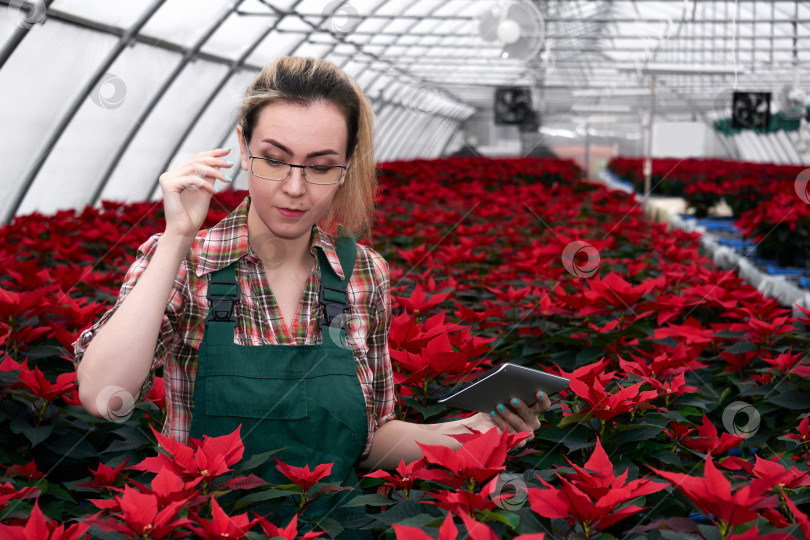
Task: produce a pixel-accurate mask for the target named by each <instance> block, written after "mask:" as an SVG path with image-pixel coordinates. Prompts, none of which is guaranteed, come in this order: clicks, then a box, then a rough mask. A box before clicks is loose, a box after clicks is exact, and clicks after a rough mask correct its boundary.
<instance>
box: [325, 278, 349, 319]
mask: <svg viewBox="0 0 810 540" xmlns="http://www.w3.org/2000/svg"><path fill="white" fill-rule="evenodd" d="M325 289H328V290H329V293H330V296H332V297H334V296H335V295H340V297H341V300H340V301H337V300H327V299H326V298H325V297H324V290H325ZM318 302H320V304H321V305H322V306H323V317H322V318H321V319H320V320H319V321H318V325H319V326H320V328H321V330H323V327H324V326H329V325H331V324H332V319H334V318H335V317H339V316H340V315H342V314H343V313H345V312H346V309H348V308H349V295H348V293H347V292H346V290H345V289H334V288H332V287H325V286H323V285H321V288H320V290H319V291H318Z"/></svg>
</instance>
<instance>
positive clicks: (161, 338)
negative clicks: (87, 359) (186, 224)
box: [73, 233, 186, 401]
mask: <svg viewBox="0 0 810 540" xmlns="http://www.w3.org/2000/svg"><path fill="white" fill-rule="evenodd" d="M160 236H161V233H158V234H155V235H153V236H152V237H151V238H149V239H148V240H147V241H146V242H144V243H143V244H142V245H141V247H139V248H138V254H137V256H136V259H135V262H133V263H132V266H130V267H129V270H128V271H127V274H126V277H125V278H124V283H123V285H121V289H120V291H119V293H118V299H117V300H116V302H115V305H114V306H113V307H111V308H110V309H109V310H107V311H106V312H105V313H104V314H103V315H102V316H101V318H100V319H99V320H98V321H97V322H96V323H95V324H94V325H92V326H91V327H89V328H87V329H85V330H84V331H82V333H81V334H80V335H79V337H78V339H77V340H76V341H75V342H73V353H74V360H73V362H74V364H75V367H76V368H77V369H78V367H79V364H80V363H81V361H82V358H84V353H85V351H86V350H87V346H88V345H89V344H90V342H91V341H92V340H93V337H95V335H96V334H97V333H98V331H99V330H101V328H103V327H104V325H105V324H106V323H107V321H109V320H110V318H111V317H112V315H113V314H114V313H115V312H116V311H117V310H118V307H119V306H120V305H121V304H122V303H123V301H124V299H125V298H126V297H127V295H128V294H129V293H130V291H132V289H133V288H134V287H135V284H136V283H137V282H138V280H139V279H140V277H141V276H142V275H143V273H144V271H145V270H146V267H147V266H148V265H149V261H151V259H152V256H154V254H155V251H156V250H157V243H158V240H159V238H160ZM185 267H186V264H185V262H183V263H182V264H181V266H180V270H179V272H178V276H177V277H176V278H175V281H174V286H173V287H172V290H171V292H170V293H169V298H168V301H167V303H166V310H165V312H164V314H163V321H162V322H161V325H160V333H159V334H158V338H157V344H156V345H155V356H154V359H153V360H152V366H151V368H150V370H149V374H148V376H147V377H146V380H145V381H144V383H143V385H142V386H141V390H140V393H139V395H138V397H137V401H142V400H143V399H144V398H145V397H146V396H147V395H148V394H149V392H150V390H151V389H152V385H153V384H154V379H155V370H156V369H158V368H160V367H161V366H163V364H164V363H165V362H166V358H167V357H168V355H169V349H170V346H169V345H170V344H171V343H172V340H173V339H174V338H175V329H176V328H177V321H178V318H179V316H180V314H181V311H182V309H183V306H184V305H185V303H184V301H183V290H184V285H183V284H184V282H185V280H184V279H183V276H184V275H185V272H184V270H185Z"/></svg>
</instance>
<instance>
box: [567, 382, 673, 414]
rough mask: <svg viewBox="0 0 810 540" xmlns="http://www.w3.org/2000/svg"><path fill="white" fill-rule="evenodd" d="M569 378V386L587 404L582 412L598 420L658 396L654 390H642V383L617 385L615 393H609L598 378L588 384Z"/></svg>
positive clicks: (627, 410) (622, 412)
mask: <svg viewBox="0 0 810 540" xmlns="http://www.w3.org/2000/svg"><path fill="white" fill-rule="evenodd" d="M569 380H570V383H569V388H570V389H571V390H572V391H573V392H574V393H575V394H576V395H577V396H579V398H580V399H582V401H584V402H585V403H586V404H587V405H588V410H587V411H584V412H587V413H590V414H592V415H593V416H594V417H595V418H599V419H600V420H610V419H611V418H614V417H616V416H619V415H620V414H624V413H627V412H630V411H632V410H634V409H635V408H636V407H638V406H639V405H643V404H645V403H648V402H650V401H652V400H654V399H655V398H657V397H658V393H657V392H656V391H655V390H649V391H644V392H642V391H641V385H642V384H643V383H636V384H633V385H630V386H626V387H619V390H618V391H617V392H616V393H615V394H611V393H608V392H607V391H606V390H605V388H604V387H603V386H602V385H601V384H600V383H599V381H598V380H594V381H593V382H592V383H591V385H590V386H589V385H587V384H585V383H583V382H582V381H580V380H578V379H574V378H571V379H569Z"/></svg>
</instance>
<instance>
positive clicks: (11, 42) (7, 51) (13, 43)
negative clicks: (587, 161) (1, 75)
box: [0, 0, 56, 69]
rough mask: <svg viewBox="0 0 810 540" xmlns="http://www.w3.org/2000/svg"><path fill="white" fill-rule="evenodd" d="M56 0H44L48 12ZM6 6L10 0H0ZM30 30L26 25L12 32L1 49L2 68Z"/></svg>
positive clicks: (0, 60)
mask: <svg viewBox="0 0 810 540" xmlns="http://www.w3.org/2000/svg"><path fill="white" fill-rule="evenodd" d="M55 1H56V0H44V1H43V5H44V6H45V13H46V14H47V13H48V9H49V8H50V7H51V4H53V3H54V2H55ZM0 3H2V4H4V5H6V6H10V5H11V2H10V0H2V2H0ZM28 30H30V28H25V27H24V26H18V27H17V29H16V30H15V31H14V33H13V34H11V37H10V38H9V39H8V41H7V42H6V44H5V45H4V46H3V49H2V50H0V69H3V66H4V65H5V64H6V60H8V59H9V58H11V55H12V54H14V51H15V50H16V49H17V46H18V45H19V44H20V43H22V40H23V39H25V36H27V35H28Z"/></svg>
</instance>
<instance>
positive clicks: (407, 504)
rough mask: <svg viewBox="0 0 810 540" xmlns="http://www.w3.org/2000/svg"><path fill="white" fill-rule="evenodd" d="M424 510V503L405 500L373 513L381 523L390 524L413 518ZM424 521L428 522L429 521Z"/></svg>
mask: <svg viewBox="0 0 810 540" xmlns="http://www.w3.org/2000/svg"><path fill="white" fill-rule="evenodd" d="M425 511H426V508H425V505H424V504H419V503H417V502H414V501H411V500H407V501H402V502H400V503H397V505H396V506H394V507H393V508H391V509H390V510H386V511H385V512H383V513H382V514H377V515H375V516H374V519H376V520H377V521H379V522H380V523H382V524H383V525H386V526H391V525H393V524H394V523H401V522H402V521H403V520H405V519H408V518H415V517H416V516H419V515H420V514H422V515H424V514H425ZM433 519H435V517H433V518H432V519H431V521H432V520H433ZM426 523H430V521H428V522H426Z"/></svg>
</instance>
